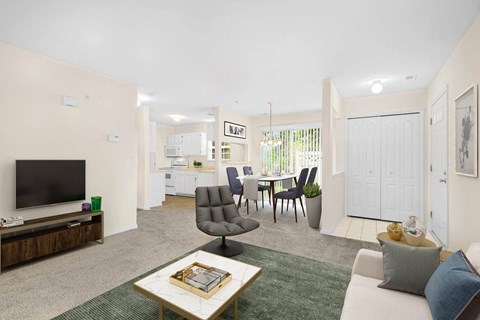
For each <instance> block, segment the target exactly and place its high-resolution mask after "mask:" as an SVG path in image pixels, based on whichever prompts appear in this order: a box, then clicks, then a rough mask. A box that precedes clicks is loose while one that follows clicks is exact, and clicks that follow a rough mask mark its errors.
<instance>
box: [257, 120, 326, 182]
mask: <svg viewBox="0 0 480 320" xmlns="http://www.w3.org/2000/svg"><path fill="white" fill-rule="evenodd" d="M266 134H267V132H263V135H264V136H265V135H266ZM273 135H275V136H277V137H279V138H280V139H282V142H283V143H282V144H281V145H280V146H278V147H264V148H262V159H263V168H264V169H265V170H266V171H267V172H277V171H279V170H281V171H282V172H295V173H299V172H300V171H301V170H302V168H307V167H318V171H317V181H319V182H320V181H321V172H322V167H321V166H322V151H321V129H320V128H319V127H315V128H301V129H282V130H277V131H274V132H273Z"/></svg>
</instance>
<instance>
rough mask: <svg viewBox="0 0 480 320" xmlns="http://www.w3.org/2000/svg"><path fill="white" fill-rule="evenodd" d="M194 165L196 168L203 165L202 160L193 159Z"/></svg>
mask: <svg viewBox="0 0 480 320" xmlns="http://www.w3.org/2000/svg"><path fill="white" fill-rule="evenodd" d="M193 166H194V167H195V168H200V167H201V166H202V163H201V162H200V161H197V160H193Z"/></svg>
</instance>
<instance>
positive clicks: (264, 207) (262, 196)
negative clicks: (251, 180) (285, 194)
mask: <svg viewBox="0 0 480 320" xmlns="http://www.w3.org/2000/svg"><path fill="white" fill-rule="evenodd" d="M263 194H264V191H263V190H262V208H265V207H264V206H263ZM257 210H258V209H257Z"/></svg>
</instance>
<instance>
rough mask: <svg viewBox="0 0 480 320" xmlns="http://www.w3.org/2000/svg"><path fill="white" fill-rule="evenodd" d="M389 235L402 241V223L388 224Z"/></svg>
mask: <svg viewBox="0 0 480 320" xmlns="http://www.w3.org/2000/svg"><path fill="white" fill-rule="evenodd" d="M387 232H388V235H389V236H390V238H391V239H392V240H395V241H400V239H402V237H403V232H402V225H401V224H400V223H398V222H393V223H390V224H389V225H388V226H387Z"/></svg>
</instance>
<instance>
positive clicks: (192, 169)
mask: <svg viewBox="0 0 480 320" xmlns="http://www.w3.org/2000/svg"><path fill="white" fill-rule="evenodd" d="M177 171H190V172H211V173H214V172H215V169H211V168H181V169H180V168H179V169H177Z"/></svg>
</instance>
